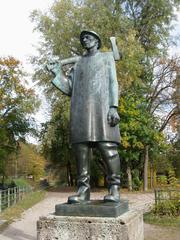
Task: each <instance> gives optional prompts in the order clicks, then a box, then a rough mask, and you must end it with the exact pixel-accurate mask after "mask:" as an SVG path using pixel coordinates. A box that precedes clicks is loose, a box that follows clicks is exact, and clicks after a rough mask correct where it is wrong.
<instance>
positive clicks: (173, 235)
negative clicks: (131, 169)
mask: <svg viewBox="0 0 180 240" xmlns="http://www.w3.org/2000/svg"><path fill="white" fill-rule="evenodd" d="M71 194H72V193H69V192H49V193H48V194H47V196H46V198H45V199H44V200H43V201H41V202H40V203H38V204H36V205H35V206H33V207H32V208H30V209H28V210H27V211H25V212H24V213H23V215H22V217H21V219H18V220H16V221H15V222H13V223H12V224H11V225H10V226H9V227H8V228H7V229H5V230H4V231H3V232H2V233H1V234H0V239H1V240H36V222H37V220H38V219H39V217H40V216H46V215H48V214H49V213H53V212H54V206H55V204H58V203H63V202H66V201H67V197H68V196H69V195H71ZM104 194H105V193H104V192H98V193H97V192H94V193H92V196H91V198H92V199H103V196H104ZM121 197H122V198H126V199H129V204H130V209H143V210H144V211H147V209H149V208H150V207H151V205H152V204H153V202H154V194H152V193H146V194H144V193H138V194H137V193H136V194H135V193H124V194H122V196H121ZM144 229H145V240H166V239H167V240H180V238H179V236H180V230H177V229H175V228H167V227H159V226H154V225H149V224H144Z"/></svg>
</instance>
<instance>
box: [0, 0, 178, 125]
mask: <svg viewBox="0 0 180 240" xmlns="http://www.w3.org/2000/svg"><path fill="white" fill-rule="evenodd" d="M53 2H54V0H0V57H3V56H4V57H7V56H8V55H9V56H13V57H15V58H17V59H19V60H20V61H21V62H22V63H23V66H24V68H25V70H26V71H27V72H30V71H31V69H32V68H31V66H30V64H28V61H27V59H28V57H29V56H30V55H32V54H36V50H35V47H34V46H35V45H37V42H38V39H39V35H38V33H35V32H33V27H34V25H33V23H31V21H30V18H29V16H30V13H31V12H32V11H33V10H34V9H40V10H46V9H48V8H49V7H50V6H51V5H52V3H53ZM177 33H178V34H180V14H179V17H178V22H177V23H176V24H175V30H174V33H173V35H175V34H177ZM172 52H173V53H180V45H179V47H176V48H171V53H172ZM45 111H46V106H45V104H44V105H43V106H42V108H41V111H40V112H39V113H38V114H36V118H37V119H38V121H39V122H43V121H45V120H46V119H45V118H46V117H45V115H44V114H43V112H45Z"/></svg>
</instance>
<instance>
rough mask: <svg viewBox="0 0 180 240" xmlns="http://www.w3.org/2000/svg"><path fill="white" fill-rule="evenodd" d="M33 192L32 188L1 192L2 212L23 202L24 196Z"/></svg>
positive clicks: (0, 208)
mask: <svg viewBox="0 0 180 240" xmlns="http://www.w3.org/2000/svg"><path fill="white" fill-rule="evenodd" d="M30 191H32V189H31V188H30V187H14V188H8V189H6V190H0V212H2V211H3V210H5V209H6V208H9V207H10V206H12V205H14V204H16V203H17V202H18V201H19V200H22V199H23V197H24V195H25V194H26V193H28V192H30Z"/></svg>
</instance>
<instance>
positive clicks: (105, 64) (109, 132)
mask: <svg viewBox="0 0 180 240" xmlns="http://www.w3.org/2000/svg"><path fill="white" fill-rule="evenodd" d="M80 42H81V44H82V46H83V48H84V49H85V50H86V53H85V54H84V55H83V56H80V57H79V56H78V57H75V58H70V60H69V61H66V60H64V63H65V64H67V63H69V62H70V63H72V62H74V63H75V64H74V66H73V67H72V69H71V72H70V74H69V76H68V77H65V75H64V74H63V71H62V66H61V63H60V62H58V63H57V62H56V63H51V64H50V65H48V70H49V71H51V72H53V74H54V75H55V78H54V79H53V80H52V83H53V84H54V85H55V86H56V87H57V88H58V89H59V90H61V91H62V92H63V93H64V94H66V95H68V96H70V98H71V109H70V142H71V144H72V148H73V150H74V153H75V156H76V162H77V186H78V191H77V194H75V195H74V196H70V197H69V198H68V203H70V204H72V203H86V202H89V200H90V184H89V181H90V169H89V168H90V158H91V149H92V148H97V149H98V150H99V151H100V153H101V156H102V158H103V160H104V162H105V164H106V166H107V169H108V173H107V182H108V191H109V193H108V195H106V196H105V197H104V202H115V203H117V202H119V201H120V196H119V186H120V176H119V172H120V159H119V155H118V151H117V147H118V144H119V142H120V133H119V125H118V123H119V120H120V119H119V115H118V112H117V107H118V99H119V97H118V82H117V76H116V68H115V60H118V58H119V55H118V54H119V53H118V52H117V48H116V46H115V45H114V43H115V42H114V39H111V42H112V44H113V52H101V51H100V48H101V45H102V43H101V39H100V37H99V35H98V34H97V33H95V32H93V31H82V32H81V34H80ZM62 62H63V61H62Z"/></svg>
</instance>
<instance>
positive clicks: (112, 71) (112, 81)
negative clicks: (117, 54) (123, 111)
mask: <svg viewBox="0 0 180 240" xmlns="http://www.w3.org/2000/svg"><path fill="white" fill-rule="evenodd" d="M108 60H109V61H108V65H109V106H110V107H118V100H119V96H118V81H117V74H116V65H115V61H114V58H113V54H111V53H109V56H108Z"/></svg>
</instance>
